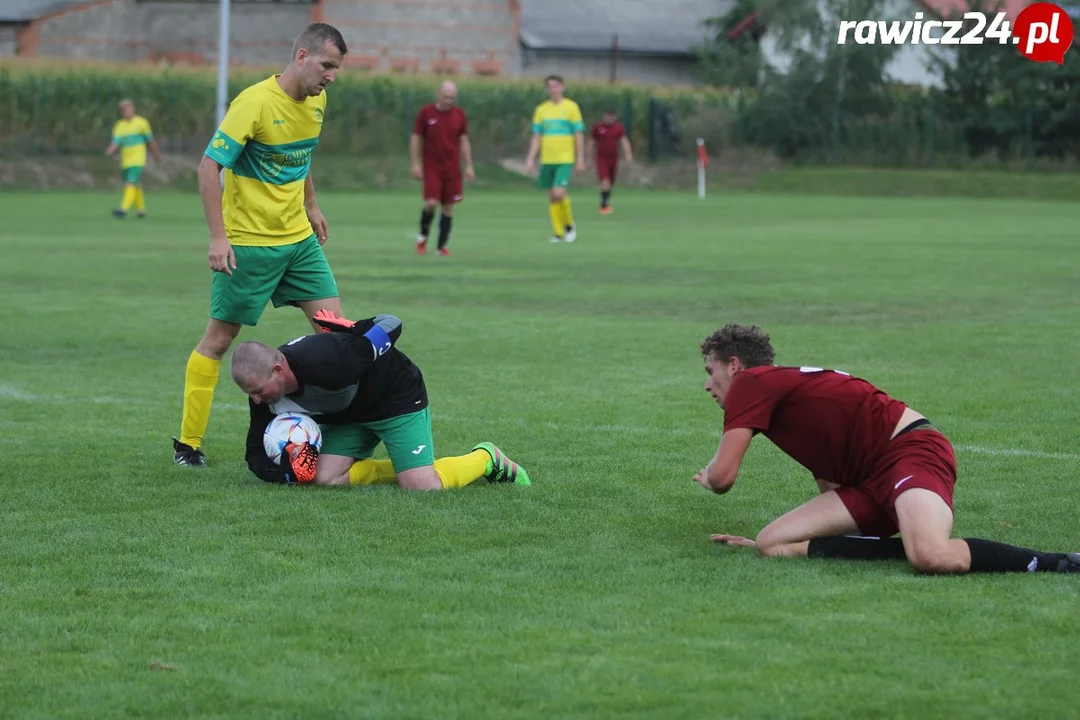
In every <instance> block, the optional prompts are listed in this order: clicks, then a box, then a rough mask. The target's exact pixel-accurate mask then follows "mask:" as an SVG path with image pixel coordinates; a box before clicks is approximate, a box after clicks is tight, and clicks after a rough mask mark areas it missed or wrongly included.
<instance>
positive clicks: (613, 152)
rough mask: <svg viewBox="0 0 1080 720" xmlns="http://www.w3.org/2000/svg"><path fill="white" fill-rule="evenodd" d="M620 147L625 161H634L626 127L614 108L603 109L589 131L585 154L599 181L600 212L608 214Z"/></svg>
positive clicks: (617, 168) (609, 212) (617, 169)
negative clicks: (593, 166)
mask: <svg viewBox="0 0 1080 720" xmlns="http://www.w3.org/2000/svg"><path fill="white" fill-rule="evenodd" d="M620 147H622V151H623V157H624V158H626V162H628V163H629V162H634V152H633V150H632V149H631V148H630V139H629V138H628V137H626V129H625V128H623V126H622V123H621V122H619V121H618V120H616V119H615V111H614V110H605V111H604V114H603V115H601V116H600V122H598V123H596V124H595V125H593V126H592V130H590V131H589V147H588V149H587V150H586V151H585V156H586V157H587V158H589V162H594V161H595V162H596V177H597V179H598V180H599V181H600V214H601V215H610V214H611V212H612V209H611V188H612V186H613V185H614V184H615V175H616V174H617V173H618V171H619V148H620Z"/></svg>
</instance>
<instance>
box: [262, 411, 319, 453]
mask: <svg viewBox="0 0 1080 720" xmlns="http://www.w3.org/2000/svg"><path fill="white" fill-rule="evenodd" d="M289 443H293V444H295V445H299V444H300V443H308V444H310V445H311V446H312V447H313V448H315V449H316V450H322V430H320V429H319V424H318V423H317V422H315V421H314V420H312V419H311V418H310V417H308V416H307V415H301V414H300V413H282V414H281V415H278V416H277V417H276V418H274V419H273V420H271V421H270V424H269V425H267V426H266V431H265V432H264V433H263V449H265V450H266V454H267V456H268V457H269V458H270V459H271V460H273V461H274V464H275V465H280V464H281V454H282V453H283V452H285V446H286V445H288V444H289Z"/></svg>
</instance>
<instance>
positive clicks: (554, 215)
mask: <svg viewBox="0 0 1080 720" xmlns="http://www.w3.org/2000/svg"><path fill="white" fill-rule="evenodd" d="M548 214H549V215H550V216H551V227H552V229H554V230H555V234H556V235H557V236H559V237H562V236H563V235H565V234H566V223H564V222H563V210H562V203H550V204H549V205H548Z"/></svg>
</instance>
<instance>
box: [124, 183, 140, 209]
mask: <svg viewBox="0 0 1080 720" xmlns="http://www.w3.org/2000/svg"><path fill="white" fill-rule="evenodd" d="M137 191H138V188H136V187H135V186H134V185H125V186H124V197H123V199H122V200H121V201H120V209H121V210H123V211H124V212H127V211H128V210H130V209H131V206H132V204H134V202H135V194H136V192H137Z"/></svg>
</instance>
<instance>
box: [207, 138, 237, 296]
mask: <svg viewBox="0 0 1080 720" xmlns="http://www.w3.org/2000/svg"><path fill="white" fill-rule="evenodd" d="M222 167H223V166H222V165H221V164H220V163H219V162H218V161H217V160H214V159H213V158H211V157H209V156H207V155H203V158H202V160H201V161H200V162H199V196H200V197H201V198H202V204H203V213H204V214H205V215H206V226H207V228H208V229H209V230H210V252H209V262H210V269H211V270H213V271H214V272H223V273H226V274H228V275H232V271H233V268H235V267H236V255H235V254H234V253H233V249H232V245H230V244H229V238H228V236H227V235H226V234H225V218H224V217H223V216H222V213H221V193H222V190H221V170H222Z"/></svg>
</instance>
